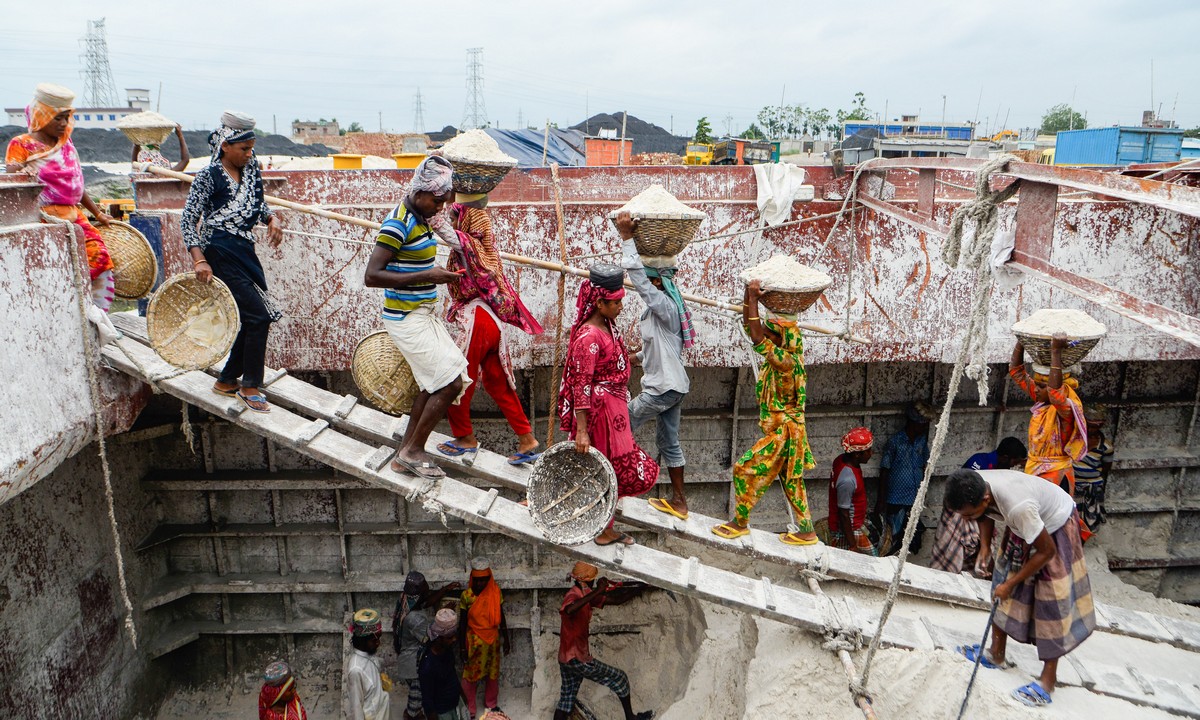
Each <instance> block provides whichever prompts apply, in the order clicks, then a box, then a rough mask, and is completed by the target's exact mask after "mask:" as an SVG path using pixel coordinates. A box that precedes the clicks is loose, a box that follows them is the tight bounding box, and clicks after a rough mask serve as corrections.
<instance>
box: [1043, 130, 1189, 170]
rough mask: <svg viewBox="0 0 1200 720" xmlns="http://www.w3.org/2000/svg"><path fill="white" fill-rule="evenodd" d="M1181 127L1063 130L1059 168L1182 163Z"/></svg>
mask: <svg viewBox="0 0 1200 720" xmlns="http://www.w3.org/2000/svg"><path fill="white" fill-rule="evenodd" d="M1182 144H1183V130H1181V129H1179V128H1148V127H1122V126H1119V127H1105V128H1087V129H1086V130H1062V131H1060V132H1059V133H1058V137H1057V139H1056V140H1055V145H1054V164H1055V165H1102V166H1107V165H1132V164H1134V163H1160V162H1179V157H1180V149H1181V147H1182Z"/></svg>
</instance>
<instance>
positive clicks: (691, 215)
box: [614, 183, 705, 220]
mask: <svg viewBox="0 0 1200 720" xmlns="http://www.w3.org/2000/svg"><path fill="white" fill-rule="evenodd" d="M621 212H627V213H629V214H630V215H632V216H634V217H635V218H636V217H643V216H664V217H665V216H668V215H669V216H677V217H680V218H688V219H697V220H703V219H704V218H705V215H704V213H703V212H701V211H699V210H696V209H694V208H690V207H688V206H687V205H684V204H683V203H681V202H679V200H678V198H676V197H675V196H674V195H672V194H671V193H669V192H667V189H666V188H665V187H663V186H662V185H659V184H657V183H655V184H654V185H651V186H650V187H648V188H646V189H645V190H643V191H641V192H640V193H638V194H637V195H635V196H633V199H632V200H630V201H629V202H627V203H625V204H624V205H622V206H621V207H620V208H618V209H617V211H616V213H621ZM616 213H614V216H615V215H616Z"/></svg>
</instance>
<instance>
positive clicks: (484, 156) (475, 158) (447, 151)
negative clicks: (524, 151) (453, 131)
mask: <svg viewBox="0 0 1200 720" xmlns="http://www.w3.org/2000/svg"><path fill="white" fill-rule="evenodd" d="M442 155H444V156H445V158H446V159H447V160H449V161H450V162H466V163H469V162H476V163H482V164H487V165H509V166H515V165H516V164H517V160H516V158H511V157H509V156H508V155H505V154H504V152H503V151H502V150H501V149H500V146H499V145H498V144H497V143H496V141H495V140H493V139H492V138H491V136H490V135H488V134H487V133H486V132H484V131H483V130H468V131H466V132H465V133H463V134H462V135H459V136H457V137H454V138H451V139H450V140H449V141H448V142H447V143H446V144H445V145H443V146H442Z"/></svg>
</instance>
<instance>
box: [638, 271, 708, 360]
mask: <svg viewBox="0 0 1200 720" xmlns="http://www.w3.org/2000/svg"><path fill="white" fill-rule="evenodd" d="M645 269H646V276H647V277H652V278H658V279H659V280H662V284H663V290H664V291H666V293H667V297H669V298H671V300H672V301H673V302H674V303H675V309H676V310H677V311H678V312H679V334H680V336H681V337H682V338H683V346H684V347H685V348H690V347H691V346H692V345H693V344H695V342H696V328H695V327H694V326H693V325H692V311H691V310H688V309H687V305H684V304H683V295H681V294H680V293H679V287H678V286H677V285H675V271H676V270H677V268H673V267H664V268H654V267H650V266H649V265H647V266H646V267H645Z"/></svg>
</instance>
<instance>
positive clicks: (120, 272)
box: [96, 220, 158, 300]
mask: <svg viewBox="0 0 1200 720" xmlns="http://www.w3.org/2000/svg"><path fill="white" fill-rule="evenodd" d="M96 230H97V231H99V233H100V236H101V237H103V238H104V244H105V245H106V246H107V247H108V254H109V256H110V257H111V258H112V261H113V285H114V291H115V292H116V295H117V297H119V298H125V299H126V300H139V299H141V298H144V297H146V296H147V295H149V294H150V291H151V290H153V289H154V283H155V282H157V281H158V258H156V257H154V248H152V247H150V241H149V240H147V239H146V236H145V235H143V234H142V233H141V232H140V231H139V230H138V229H137V228H135V227H134V226H132V225H130V224H129V223H123V222H120V221H118V220H113V221H112V222H111V223H109V224H108V226H107V227H104V226H100V225H97V226H96Z"/></svg>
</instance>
